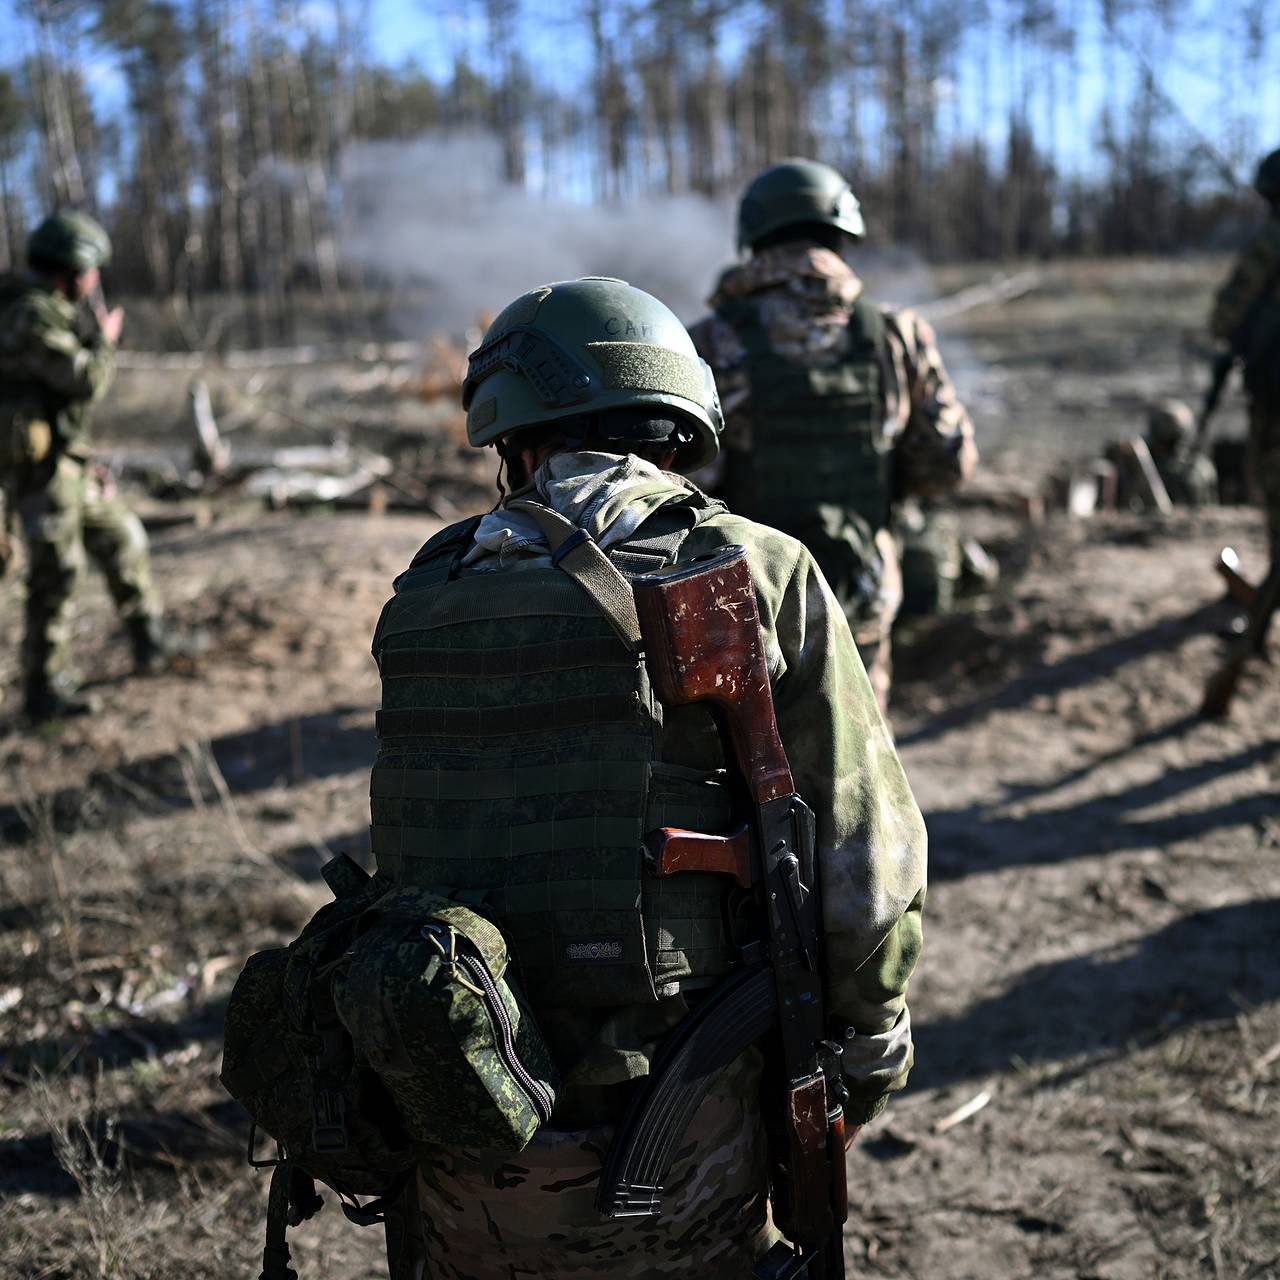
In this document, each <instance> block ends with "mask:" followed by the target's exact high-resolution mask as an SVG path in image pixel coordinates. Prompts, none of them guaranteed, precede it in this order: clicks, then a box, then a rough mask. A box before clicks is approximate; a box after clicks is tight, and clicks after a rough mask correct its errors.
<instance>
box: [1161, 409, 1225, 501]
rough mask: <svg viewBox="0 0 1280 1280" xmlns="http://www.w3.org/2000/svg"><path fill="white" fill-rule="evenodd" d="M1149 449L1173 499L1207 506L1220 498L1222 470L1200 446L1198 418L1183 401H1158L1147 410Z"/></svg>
mask: <svg viewBox="0 0 1280 1280" xmlns="http://www.w3.org/2000/svg"><path fill="white" fill-rule="evenodd" d="M1146 441H1147V448H1148V450H1149V451H1150V453H1151V461H1152V462H1154V463H1155V466H1156V470H1157V471H1158V472H1159V473H1160V479H1161V480H1162V481H1164V487H1165V490H1166V491H1167V492H1168V494H1169V498H1170V500H1171V501H1173V502H1174V503H1176V504H1177V505H1178V506H1187V507H1203V506H1207V505H1209V504H1210V503H1214V502H1217V500H1218V472H1217V469H1216V468H1215V467H1214V465H1213V459H1212V458H1210V457H1209V455H1208V454H1207V453H1205V452H1204V451H1203V450H1202V449H1201V448H1199V446H1198V441H1197V438H1196V418H1195V414H1194V413H1193V412H1192V411H1191V406H1190V405H1188V404H1185V403H1184V402H1183V401H1181V400H1172V399H1165V400H1156V401H1154V402H1153V403H1152V404H1151V406H1150V408H1149V409H1148V410H1147V430H1146Z"/></svg>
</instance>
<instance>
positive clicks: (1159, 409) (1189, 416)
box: [1147, 400, 1196, 453]
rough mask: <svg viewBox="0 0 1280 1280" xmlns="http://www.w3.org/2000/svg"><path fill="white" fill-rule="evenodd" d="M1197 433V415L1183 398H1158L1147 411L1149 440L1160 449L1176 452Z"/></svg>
mask: <svg viewBox="0 0 1280 1280" xmlns="http://www.w3.org/2000/svg"><path fill="white" fill-rule="evenodd" d="M1195 434H1196V419H1195V415H1194V414H1193V413H1192V412H1191V408H1190V406H1188V405H1186V404H1184V403H1183V402H1182V401H1181V400H1156V401H1155V402H1154V403H1153V404H1152V405H1151V408H1150V409H1149V410H1148V412H1147V440H1148V442H1149V443H1150V444H1151V445H1153V446H1154V447H1155V448H1157V449H1159V450H1162V451H1166V452H1169V453H1176V452H1177V451H1178V450H1179V449H1181V448H1183V447H1184V446H1185V445H1188V444H1190V443H1191V441H1192V439H1193V438H1194V437H1195Z"/></svg>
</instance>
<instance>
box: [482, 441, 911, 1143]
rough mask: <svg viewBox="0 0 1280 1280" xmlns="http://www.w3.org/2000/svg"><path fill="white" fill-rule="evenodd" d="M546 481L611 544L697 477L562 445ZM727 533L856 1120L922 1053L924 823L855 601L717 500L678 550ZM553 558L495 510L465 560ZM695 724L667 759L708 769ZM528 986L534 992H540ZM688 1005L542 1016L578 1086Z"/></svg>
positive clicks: (775, 535)
mask: <svg viewBox="0 0 1280 1280" xmlns="http://www.w3.org/2000/svg"><path fill="white" fill-rule="evenodd" d="M535 485H536V488H537V491H538V496H539V497H540V498H541V499H542V500H543V501H545V502H547V503H549V504H550V505H551V506H554V507H555V508H556V509H557V510H559V511H560V512H561V513H562V514H564V515H566V516H567V517H568V518H569V519H571V520H573V521H574V523H576V524H578V525H580V526H581V527H583V528H586V529H587V530H588V532H590V533H591V534H592V536H593V537H594V538H595V539H596V541H597V542H598V543H599V544H600V545H601V546H603V547H605V548H606V549H607V548H608V547H609V546H611V545H613V544H614V543H615V542H617V541H620V540H623V539H625V538H626V537H627V536H629V535H630V534H631V533H632V532H634V530H635V529H636V527H637V526H638V525H639V523H640V522H641V521H642V520H643V519H644V518H645V517H646V516H647V515H649V514H651V513H652V512H653V511H654V510H655V509H656V508H657V507H658V506H660V505H662V504H663V503H665V502H668V501H671V500H673V499H676V498H680V497H683V496H687V495H688V494H689V492H690V491H691V490H693V486H692V485H691V484H690V483H689V482H688V481H687V480H684V479H682V478H680V477H678V476H675V475H672V474H669V473H667V472H662V471H659V470H658V469H657V468H656V467H654V466H652V465H651V464H649V463H647V462H644V461H642V460H641V459H639V458H636V457H627V458H619V457H617V456H615V455H611V454H596V453H561V454H557V455H554V456H553V457H552V458H550V459H549V460H548V462H547V463H546V464H545V465H544V466H543V467H542V468H541V469H540V471H539V473H538V476H537V478H536V480H535ZM695 492H696V491H695ZM731 543H739V544H741V545H742V546H744V547H746V549H747V554H748V557H749V561H750V564H751V568H752V575H753V578H754V580H755V585H756V593H757V598H758V601H759V608H760V618H761V623H762V627H763V630H764V635H765V643H766V650H767V654H768V660H769V666H770V671H771V675H772V683H773V688H774V698H775V702H776V707H777V715H778V725H779V729H780V732H781V736H782V741H783V744H784V746H785V748H786V750H787V754H788V756H789V758H790V762H791V768H792V772H793V774H794V776H795V780H796V785H797V788H798V789H799V791H800V793H801V794H802V795H803V796H804V798H805V799H806V800H807V801H808V803H809V804H810V805H811V806H812V808H813V810H814V812H815V814H816V815H817V832H818V840H817V845H818V859H819V869H820V875H821V880H822V895H823V911H824V920H825V927H826V939H825V948H826V963H827V980H828V998H829V1002H830V1007H831V1009H832V1010H833V1012H834V1013H836V1014H837V1015H839V1016H841V1017H843V1018H846V1019H847V1020H848V1021H849V1022H850V1023H852V1025H853V1026H854V1027H856V1028H857V1030H858V1032H859V1034H858V1035H857V1036H856V1037H854V1038H853V1039H852V1040H851V1041H850V1043H849V1044H848V1045H847V1047H846V1051H845V1055H844V1064H845V1069H846V1075H847V1078H848V1083H849V1088H850V1093H851V1099H852V1100H851V1102H850V1106H849V1116H850V1122H851V1123H860V1122H862V1121H865V1120H867V1119H869V1118H870V1117H871V1116H873V1115H875V1114H876V1113H877V1112H878V1111H879V1110H880V1109H881V1107H882V1106H883V1104H884V1101H885V1100H886V1098H887V1095H888V1094H889V1093H890V1092H892V1091H893V1090H895V1089H899V1088H901V1087H902V1085H903V1084H905V1082H906V1077H907V1072H908V1070H909V1068H910V1065H911V1058H912V1049H911V1030H910V1018H909V1016H908V1013H907V1008H906V991H907V980H908V978H909V977H910V975H911V972H912V970H913V968H914V967H915V963H916V958H917V956H918V955H919V952H920V947H921V940H922V933H921V912H922V909H923V905H924V886H925V854H926V836H925V829H924V822H923V819H922V818H921V816H920V811H919V809H918V808H917V806H916V803H915V800H914V798H913V796H912V794H911V789H910V786H909V785H908V783H907V780H906V777H905V775H904V773H903V771H902V765H901V763H900V762H899V760H898V756H897V753H896V751H895V750H894V747H893V742H892V740H891V739H890V737H889V734H888V731H887V730H886V728H885V725H884V722H883V720H882V719H881V717H880V713H879V711H878V709H877V707H876V702H875V697H874V695H873V694H872V691H871V686H870V684H869V683H868V680H867V676H866V673H865V672H864V670H863V667H862V662H861V659H860V658H859V657H858V652H857V649H856V648H855V646H854V643H853V637H852V635H851V634H850V631H849V627H848V624H847V622H846V621H845V617H844V613H843V612H842V610H841V608H840V606H839V604H838V603H837V602H836V600H835V598H834V597H833V596H832V594H831V591H830V588H829V587H828V586H827V585H826V582H825V581H824V579H823V577H822V575H821V573H820V572H819V571H818V569H817V566H816V565H815V563H814V561H813V558H812V557H811V556H810V554H809V553H808V551H806V550H805V548H804V547H803V546H802V545H801V544H800V543H799V542H797V541H796V540H795V539H793V538H790V537H788V536H786V535H785V534H782V533H779V532H777V531H776V530H773V529H769V528H766V527H765V526H763V525H759V524H755V523H752V522H751V521H748V520H745V519H743V518H741V517H739V516H734V515H731V514H729V513H728V512H727V511H723V510H722V509H721V510H717V511H714V512H713V513H711V514H710V515H709V516H707V518H705V519H704V520H702V521H701V522H700V523H699V524H698V525H697V527H696V528H695V529H694V530H693V532H692V533H690V534H689V536H688V538H687V539H686V541H685V542H684V544H683V545H682V547H681V549H680V553H679V557H678V559H679V561H680V562H686V561H688V560H691V559H693V558H695V557H697V556H700V555H705V554H708V553H710V552H714V551H716V550H718V549H719V548H721V547H724V546H726V545H728V544H731ZM548 563H549V551H548V547H547V545H546V543H545V541H544V540H543V538H542V535H541V533H540V532H539V530H538V529H537V527H536V526H535V525H534V524H533V523H532V521H530V520H528V518H527V517H524V516H523V515H522V514H521V513H519V512H509V511H505V510H502V509H499V510H498V511H495V512H493V513H491V514H490V515H489V516H487V517H485V519H484V521H483V522H482V523H481V525H480V527H479V528H478V529H477V530H476V533H475V542H474V544H473V546H472V549H471V551H470V553H469V554H468V555H467V556H466V557H465V565H466V567H465V569H464V572H471V573H481V572H487V573H495V574H496V573H508V572H518V571H520V570H521V569H522V568H524V567H528V566H530V565H539V564H541V565H545V564H548ZM685 714H688V713H685ZM698 728H699V731H698V732H689V733H688V734H687V735H686V734H684V733H683V732H682V730H681V728H680V724H679V717H678V715H675V714H673V715H671V716H670V717H669V718H668V725H667V728H666V729H665V730H664V735H663V741H664V747H663V755H664V759H669V760H670V762H671V763H675V764H680V765H686V766H689V767H691V768H695V769H698V770H708V769H714V768H717V767H720V766H722V764H723V761H722V759H720V758H719V756H718V752H717V753H716V756H714V757H708V747H707V741H706V738H705V735H704V734H703V733H702V732H701V723H700V722H699V726H698ZM529 994H530V997H531V999H532V1001H533V1003H534V1005H535V1007H536V1006H537V1003H538V1002H537V998H536V993H529ZM663 1006H666V1007H665V1008H664V1007H663ZM683 1011H684V1002H683V998H682V997H679V996H677V997H674V998H672V999H671V1000H664V1001H660V1002H659V1006H657V1007H655V1006H649V1007H647V1008H644V1009H639V1008H636V1009H619V1010H616V1011H614V1012H613V1013H612V1014H610V1015H609V1016H606V1017H605V1018H603V1019H601V1018H600V1017H599V1016H598V1015H599V1012H600V1011H598V1010H596V1011H588V1012H589V1014H590V1016H589V1017H584V1016H583V1015H576V1018H577V1021H578V1023H579V1024H580V1025H574V1026H571V1025H561V1024H558V1025H556V1026H554V1027H548V1028H545V1029H546V1030H547V1031H548V1032H549V1033H550V1035H549V1039H552V1040H553V1042H554V1043H555V1045H557V1046H558V1047H559V1054H558V1056H559V1055H562V1054H563V1051H564V1046H566V1045H568V1044H574V1043H575V1042H576V1044H575V1049H574V1054H575V1056H576V1058H577V1064H576V1066H570V1067H569V1070H568V1072H567V1074H566V1076H565V1083H566V1084H567V1085H569V1086H591V1085H606V1084H610V1083H615V1082H618V1081H620V1080H625V1079H627V1078H629V1077H631V1076H634V1075H636V1074H642V1073H643V1072H644V1071H647V1070H648V1065H647V1059H648V1057H649V1055H650V1054H651V1053H652V1052H653V1051H654V1049H655V1048H656V1047H657V1043H658V1041H659V1039H660V1038H661V1036H662V1035H663V1034H665V1032H666V1031H667V1030H669V1029H670V1027H671V1026H672V1025H674V1022H675V1021H678V1019H679V1016H680V1015H681V1014H682V1013H683ZM539 1016H540V1018H541V1014H540V1015H539ZM570 1021H572V1019H570ZM637 1064H640V1067H641V1069H640V1070H637ZM562 1065H563V1064H562Z"/></svg>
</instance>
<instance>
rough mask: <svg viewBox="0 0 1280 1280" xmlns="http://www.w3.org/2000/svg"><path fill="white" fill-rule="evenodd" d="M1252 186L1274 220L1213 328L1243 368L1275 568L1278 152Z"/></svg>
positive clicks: (1224, 295)
mask: <svg viewBox="0 0 1280 1280" xmlns="http://www.w3.org/2000/svg"><path fill="white" fill-rule="evenodd" d="M1254 187H1255V188H1256V189H1257V191H1258V194H1259V195H1260V196H1262V198H1263V199H1264V200H1265V201H1266V202H1267V203H1268V205H1270V207H1271V216H1270V217H1269V218H1268V219H1267V221H1266V222H1265V223H1264V225H1263V226H1262V228H1261V229H1260V230H1259V231H1258V233H1257V235H1256V236H1254V238H1253V240H1252V242H1251V243H1250V244H1249V246H1248V247H1247V248H1246V249H1245V251H1244V253H1243V254H1241V256H1240V260H1239V262H1237V264H1236V267H1235V270H1234V271H1233V272H1232V273H1231V277H1230V279H1229V280H1228V281H1227V282H1226V284H1224V285H1223V286H1222V288H1221V290H1219V292H1218V297H1217V301H1216V302H1215V304H1214V308H1213V313H1212V315H1211V316H1210V318H1209V329H1210V332H1211V333H1212V334H1213V336H1214V337H1215V338H1216V339H1217V340H1218V341H1219V342H1222V343H1225V344H1228V345H1229V346H1230V347H1231V349H1232V350H1233V351H1234V352H1235V353H1236V354H1237V355H1238V356H1239V357H1240V359H1241V360H1242V361H1243V363H1244V385H1245V390H1246V391H1247V393H1248V396H1249V464H1250V471H1251V473H1252V475H1253V480H1254V483H1255V484H1256V485H1257V487H1258V489H1259V491H1260V492H1261V495H1262V501H1263V504H1264V506H1265V508H1266V512H1267V525H1268V529H1269V532H1270V537H1271V560H1272V563H1273V564H1274V563H1275V562H1276V560H1277V559H1280V151H1273V152H1272V153H1271V154H1270V155H1269V156H1267V157H1266V158H1265V159H1264V160H1263V161H1262V163H1261V164H1259V165H1258V172H1257V176H1256V177H1255V178H1254Z"/></svg>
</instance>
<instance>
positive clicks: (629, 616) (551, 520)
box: [507, 498, 641, 653]
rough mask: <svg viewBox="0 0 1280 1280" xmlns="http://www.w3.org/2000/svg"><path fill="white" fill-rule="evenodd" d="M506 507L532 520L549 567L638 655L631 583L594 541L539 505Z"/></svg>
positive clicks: (527, 502) (521, 501)
mask: <svg viewBox="0 0 1280 1280" xmlns="http://www.w3.org/2000/svg"><path fill="white" fill-rule="evenodd" d="M507 506H508V508H510V509H511V510H514V511H523V512H524V513H525V514H526V515H528V516H530V517H532V519H533V520H534V521H535V522H536V523H537V525H538V528H539V529H541V530H542V533H543V536H544V537H545V538H546V540H547V542H548V543H549V544H550V546H551V563H552V564H553V565H555V566H556V568H557V569H563V570H564V572H565V573H567V574H568V575H569V577H571V578H572V579H573V580H574V581H575V582H576V583H577V584H578V586H580V587H581V588H582V589H583V590H584V591H585V592H586V593H587V594H588V595H589V596H590V597H591V598H592V600H594V601H595V602H596V605H597V606H598V607H599V609H600V612H601V613H603V614H604V616H605V617H606V618H608V620H609V623H610V625H611V626H612V627H613V629H614V631H616V632H617V633H618V638H619V639H620V640H621V641H622V643H623V644H625V645H626V646H627V648H628V649H629V650H630V651H631V652H632V653H639V652H640V648H641V645H640V620H639V618H638V617H637V616H636V603H635V598H634V597H633V596H632V594H631V583H630V581H629V580H628V579H627V576H626V574H624V573H623V572H622V571H621V570H620V569H618V568H617V566H615V565H614V564H613V563H612V562H611V561H610V560H609V557H608V556H607V555H605V553H604V552H603V551H601V550H600V547H599V546H598V545H597V544H596V541H595V539H594V538H592V536H591V535H590V534H589V533H588V532H587V531H586V530H585V529H580V528H579V527H578V526H577V525H576V524H574V523H573V521H572V520H567V519H565V517H564V516H562V515H561V514H560V513H559V512H558V511H555V510H553V509H552V508H551V507H548V506H544V505H543V504H542V503H541V502H534V501H532V500H531V499H529V498H517V499H516V500H515V501H513V502H508V503H507Z"/></svg>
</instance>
